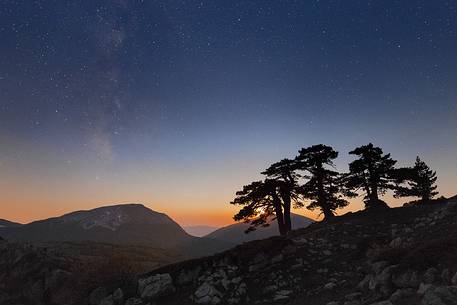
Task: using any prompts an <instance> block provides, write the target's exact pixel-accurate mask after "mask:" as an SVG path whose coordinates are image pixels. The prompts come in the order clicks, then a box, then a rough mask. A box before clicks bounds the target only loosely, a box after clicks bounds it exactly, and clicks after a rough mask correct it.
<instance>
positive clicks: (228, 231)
mask: <svg viewBox="0 0 457 305" xmlns="http://www.w3.org/2000/svg"><path fill="white" fill-rule="evenodd" d="M291 220H292V229H299V228H304V227H306V226H308V225H310V224H311V223H312V222H313V220H311V219H310V218H307V217H305V216H302V215H298V214H291ZM248 227H249V225H248V224H246V223H235V224H232V225H229V226H226V227H223V228H220V229H218V230H216V231H214V232H212V233H210V234H208V235H206V237H208V238H212V239H217V240H224V241H229V242H231V243H234V244H241V243H243V242H247V241H252V240H258V239H264V238H268V237H271V236H276V235H279V233H278V232H279V230H278V224H277V222H276V221H275V220H273V219H272V220H271V222H270V226H268V227H265V228H258V229H257V230H255V231H253V232H250V233H248V234H246V233H244V232H245V231H246V229H247V228H248Z"/></svg>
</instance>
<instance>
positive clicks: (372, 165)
mask: <svg viewBox="0 0 457 305" xmlns="http://www.w3.org/2000/svg"><path fill="white" fill-rule="evenodd" d="M349 154H351V155H356V156H357V157H358V159H356V160H354V161H352V162H351V163H350V164H349V173H348V174H346V175H345V185H346V187H347V188H348V189H349V190H352V191H353V192H358V191H359V190H362V191H363V192H364V194H365V197H364V202H365V207H366V208H371V207H380V206H383V207H387V204H386V203H385V202H384V201H382V200H380V199H379V195H383V194H385V193H386V191H387V190H389V189H394V188H395V184H394V177H393V172H394V165H395V163H397V161H395V160H393V159H392V158H391V157H390V154H384V152H383V151H382V149H381V148H380V147H375V146H374V145H373V144H372V143H369V144H368V145H363V146H360V147H357V148H356V149H354V150H353V151H351V152H349Z"/></svg>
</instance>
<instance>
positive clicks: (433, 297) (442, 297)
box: [422, 286, 457, 305]
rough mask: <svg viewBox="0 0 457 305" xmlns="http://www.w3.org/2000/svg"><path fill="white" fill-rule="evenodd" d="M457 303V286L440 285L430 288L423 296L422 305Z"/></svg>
mask: <svg viewBox="0 0 457 305" xmlns="http://www.w3.org/2000/svg"><path fill="white" fill-rule="evenodd" d="M455 304H457V286H440V287H436V288H435V289H429V290H427V291H426V292H425V294H424V297H423V298H422V305H455Z"/></svg>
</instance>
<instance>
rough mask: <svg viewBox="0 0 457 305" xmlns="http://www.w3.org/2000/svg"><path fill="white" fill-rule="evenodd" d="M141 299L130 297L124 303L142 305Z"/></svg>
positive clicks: (126, 304)
mask: <svg viewBox="0 0 457 305" xmlns="http://www.w3.org/2000/svg"><path fill="white" fill-rule="evenodd" d="M143 304H144V303H143V301H141V299H138V298H130V299H128V300H127V301H126V302H125V305H143Z"/></svg>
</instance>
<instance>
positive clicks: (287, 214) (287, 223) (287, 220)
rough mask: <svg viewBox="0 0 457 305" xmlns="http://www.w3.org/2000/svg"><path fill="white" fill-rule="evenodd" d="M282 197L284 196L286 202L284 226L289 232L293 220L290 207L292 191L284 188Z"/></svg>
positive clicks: (283, 199)
mask: <svg viewBox="0 0 457 305" xmlns="http://www.w3.org/2000/svg"><path fill="white" fill-rule="evenodd" d="M281 198H282V202H283V203H284V226H285V229H286V231H287V232H289V231H291V230H292V221H291V219H290V207H291V199H290V191H289V190H282V191H281Z"/></svg>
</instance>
